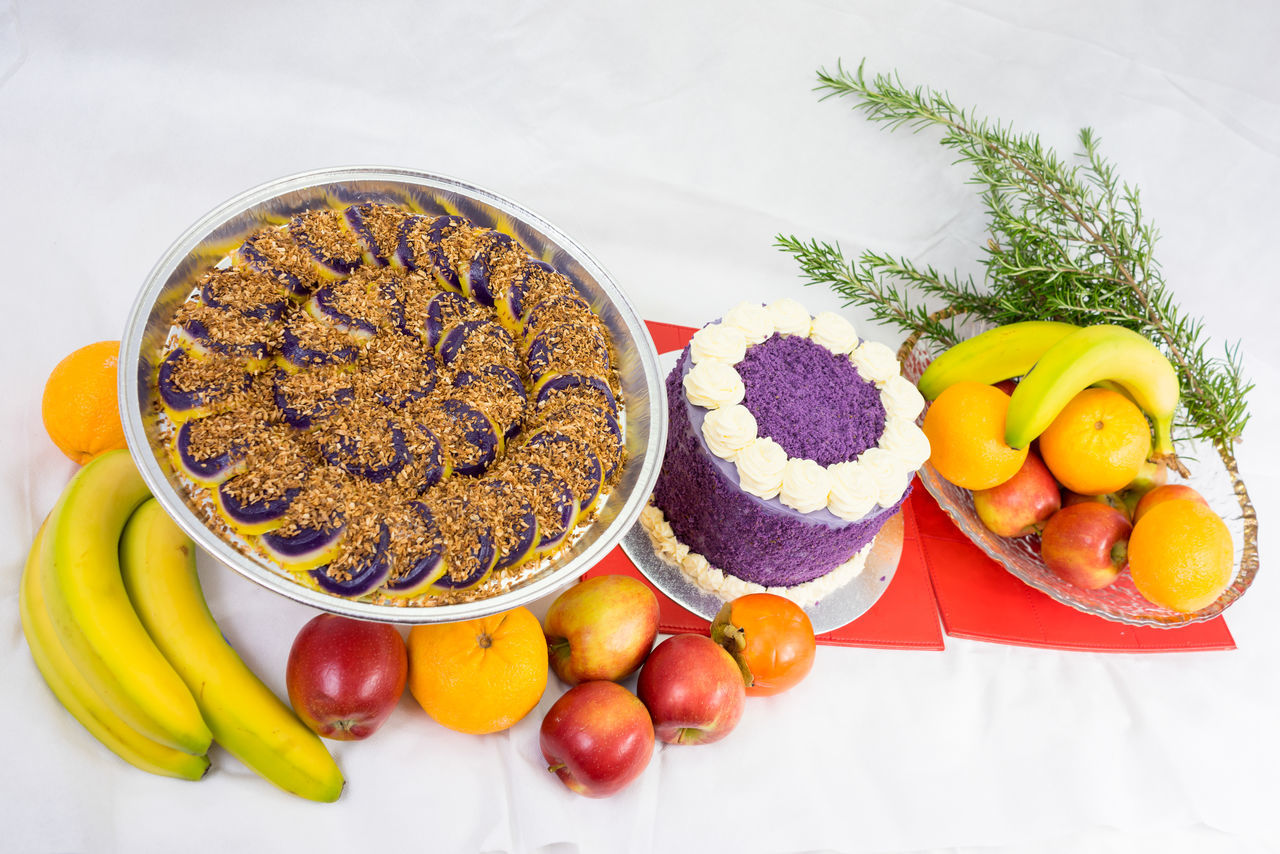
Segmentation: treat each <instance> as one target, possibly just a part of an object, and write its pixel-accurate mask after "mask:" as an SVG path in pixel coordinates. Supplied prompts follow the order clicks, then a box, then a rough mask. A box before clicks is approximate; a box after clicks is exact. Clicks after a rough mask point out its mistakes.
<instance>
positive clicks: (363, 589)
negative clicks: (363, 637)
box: [311, 525, 391, 597]
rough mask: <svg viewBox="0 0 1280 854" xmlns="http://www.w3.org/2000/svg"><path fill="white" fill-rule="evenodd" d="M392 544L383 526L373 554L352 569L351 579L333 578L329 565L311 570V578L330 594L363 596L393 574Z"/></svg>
mask: <svg viewBox="0 0 1280 854" xmlns="http://www.w3.org/2000/svg"><path fill="white" fill-rule="evenodd" d="M390 542H391V535H390V534H389V533H388V531H387V526H386V525H382V526H381V528H380V530H379V532H378V542H377V544H376V545H375V547H374V550H373V554H371V555H369V556H368V557H366V558H365V559H364V560H362V561H360V563H358V564H357V565H356V566H354V567H352V569H351V571H350V577H348V578H346V579H337V578H333V577H332V576H330V575H329V573H328V572H326V570H327V569H328V568H329V565H328V564H326V565H325V566H322V567H318V568H316V569H313V570H311V577H312V578H313V579H315V582H316V583H317V584H319V585H320V587H321V589H323V590H326V591H328V592H329V593H334V594H337V595H338V596H347V597H355V596H363V595H364V594H366V593H368V592H369V591H370V590H373V589H374V588H375V587H378V586H379V585H381V584H382V583H383V582H384V581H386V580H387V576H388V575H390V574H391V554H390V552H389V550H388V548H387V547H388V546H389V545H390Z"/></svg>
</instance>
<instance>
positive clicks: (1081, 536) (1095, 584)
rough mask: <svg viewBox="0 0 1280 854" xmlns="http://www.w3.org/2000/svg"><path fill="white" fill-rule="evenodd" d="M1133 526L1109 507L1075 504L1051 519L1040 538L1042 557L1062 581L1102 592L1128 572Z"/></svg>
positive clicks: (1121, 513)
mask: <svg viewBox="0 0 1280 854" xmlns="http://www.w3.org/2000/svg"><path fill="white" fill-rule="evenodd" d="M1132 527H1133V526H1132V525H1130V524H1129V518H1128V517H1127V516H1125V514H1124V513H1123V512H1122V511H1120V510H1117V509H1116V508H1115V507H1112V506H1110V505H1108V504H1102V503H1100V502H1097V501H1085V502H1082V503H1080V504H1072V505H1070V506H1068V507H1063V508H1062V509H1061V510H1059V511H1058V512H1057V513H1054V514H1053V515H1052V516H1051V517H1049V521H1048V523H1047V524H1046V525H1045V526H1044V532H1043V533H1042V534H1041V535H1040V557H1041V558H1042V559H1043V560H1044V563H1045V566H1047V567H1048V568H1049V570H1050V571H1051V572H1053V573H1054V574H1055V575H1057V576H1058V577H1059V578H1062V579H1063V580H1065V581H1068V582H1070V583H1071V584H1074V585H1076V586H1077V587H1082V588H1084V589H1086V590H1099V589H1101V588H1103V587H1106V586H1108V585H1110V584H1111V583H1112V582H1114V581H1115V580H1116V577H1117V576H1119V575H1120V573H1121V571H1123V570H1124V568H1125V566H1126V564H1127V562H1128V540H1129V533H1130V531H1131V530H1132Z"/></svg>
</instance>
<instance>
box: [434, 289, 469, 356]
mask: <svg viewBox="0 0 1280 854" xmlns="http://www.w3.org/2000/svg"><path fill="white" fill-rule="evenodd" d="M470 309H471V303H470V302H469V301H468V300H467V298H466V297H464V296H463V295H462V294H455V293H453V292H452V291H444V292H443V293H438V294H436V295H435V296H433V297H432V298H431V299H429V300H427V316H426V318H425V319H424V320H423V323H422V334H423V335H424V336H425V337H426V340H427V346H428V347H430V348H431V349H432V350H435V349H436V347H437V346H438V345H439V344H440V339H441V338H443V337H444V333H445V329H447V328H448V327H450V326H452V325H453V324H455V323H457V322H458V318H459V317H465V316H466V315H467V313H468V312H469V310H470Z"/></svg>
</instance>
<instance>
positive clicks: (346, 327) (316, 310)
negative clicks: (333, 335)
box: [307, 285, 378, 340]
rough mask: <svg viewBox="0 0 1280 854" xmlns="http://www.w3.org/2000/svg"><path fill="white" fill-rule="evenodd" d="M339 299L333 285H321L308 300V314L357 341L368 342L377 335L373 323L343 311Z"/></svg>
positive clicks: (376, 328)
mask: <svg viewBox="0 0 1280 854" xmlns="http://www.w3.org/2000/svg"><path fill="white" fill-rule="evenodd" d="M337 299H338V297H337V295H336V294H335V293H334V290H333V285H321V286H320V287H318V288H316V291H315V293H313V294H312V295H311V298H310V299H309V300H307V312H308V313H309V314H310V315H311V316H312V317H314V318H315V319H316V320H317V321H319V322H320V323H324V324H326V325H328V326H332V327H334V328H335V329H341V330H342V331H343V332H346V333H347V334H349V335H351V336H352V337H353V338H355V339H357V340H367V339H369V338H372V337H373V336H374V334H376V333H377V331H378V327H377V325H376V324H374V322H373V321H371V320H369V319H367V318H364V317H356V316H354V315H351V314H347V313H346V312H344V311H341V310H340V309H339V308H338V306H337Z"/></svg>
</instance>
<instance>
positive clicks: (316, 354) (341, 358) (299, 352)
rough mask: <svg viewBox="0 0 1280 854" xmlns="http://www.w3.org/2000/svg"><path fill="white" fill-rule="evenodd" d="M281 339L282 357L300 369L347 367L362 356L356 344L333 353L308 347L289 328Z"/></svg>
mask: <svg viewBox="0 0 1280 854" xmlns="http://www.w3.org/2000/svg"><path fill="white" fill-rule="evenodd" d="M281 338H282V340H281V343H280V355H281V356H283V357H284V360H285V361H286V362H288V363H289V364H291V365H294V366H295V367H299V368H306V367H311V366H313V365H347V364H350V363H352V362H354V361H355V360H356V357H357V356H359V355H360V348H359V347H357V346H356V345H355V343H351V344H344V345H342V346H341V347H338V348H336V349H334V350H331V351H326V350H320V349H317V348H314V347H307V346H305V345H304V344H303V343H302V342H301V341H300V340H299V339H298V333H297V332H295V331H294V330H293V329H292V328H291V327H289V326H286V327H285V328H284V334H283V335H282V336H281Z"/></svg>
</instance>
